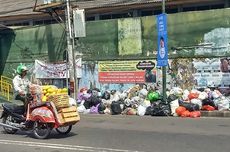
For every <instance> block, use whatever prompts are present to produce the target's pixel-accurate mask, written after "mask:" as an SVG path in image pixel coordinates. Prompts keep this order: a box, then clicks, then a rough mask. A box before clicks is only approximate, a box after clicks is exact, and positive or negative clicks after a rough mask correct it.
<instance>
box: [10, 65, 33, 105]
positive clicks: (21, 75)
mask: <svg viewBox="0 0 230 152" xmlns="http://www.w3.org/2000/svg"><path fill="white" fill-rule="evenodd" d="M16 71H17V75H16V76H15V77H14V79H13V88H14V96H15V99H16V100H21V101H23V103H24V105H25V104H26V103H25V101H26V96H25V95H26V94H27V93H28V91H29V85H30V84H31V82H30V81H29V80H28V79H27V78H26V75H27V71H28V69H27V67H26V66H25V65H23V64H20V65H19V66H18V67H17V70H16Z"/></svg>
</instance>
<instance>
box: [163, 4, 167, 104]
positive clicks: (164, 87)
mask: <svg viewBox="0 0 230 152" xmlns="http://www.w3.org/2000/svg"><path fill="white" fill-rule="evenodd" d="M162 13H165V0H162ZM166 74H167V73H166V66H163V67H162V83H163V84H162V85H163V86H162V89H163V90H162V92H163V101H164V102H166V103H167V99H166V96H167V95H166Z"/></svg>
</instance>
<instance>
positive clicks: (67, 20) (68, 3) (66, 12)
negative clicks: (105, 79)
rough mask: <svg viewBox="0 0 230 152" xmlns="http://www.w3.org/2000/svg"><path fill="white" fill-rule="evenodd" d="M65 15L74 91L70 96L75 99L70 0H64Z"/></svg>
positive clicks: (70, 74)
mask: <svg viewBox="0 0 230 152" xmlns="http://www.w3.org/2000/svg"><path fill="white" fill-rule="evenodd" d="M65 16H66V40H67V51H68V59H69V60H68V62H69V78H70V84H73V85H74V86H73V87H74V93H73V94H71V97H73V98H74V99H76V91H75V88H76V66H75V54H74V50H73V45H74V44H73V43H74V39H73V34H72V33H73V32H72V22H71V16H70V1H69V0H66V9H65Z"/></svg>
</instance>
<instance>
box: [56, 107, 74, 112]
mask: <svg viewBox="0 0 230 152" xmlns="http://www.w3.org/2000/svg"><path fill="white" fill-rule="evenodd" d="M76 111H77V107H76V106H71V107H69V108H62V109H60V112H61V113H66V112H76Z"/></svg>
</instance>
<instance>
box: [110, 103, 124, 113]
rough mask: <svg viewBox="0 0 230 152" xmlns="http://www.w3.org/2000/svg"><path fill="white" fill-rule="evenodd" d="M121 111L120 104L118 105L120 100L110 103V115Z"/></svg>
mask: <svg viewBox="0 0 230 152" xmlns="http://www.w3.org/2000/svg"><path fill="white" fill-rule="evenodd" d="M121 112H122V109H121V106H120V101H113V102H112V103H111V113H112V115H119V114H121Z"/></svg>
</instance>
